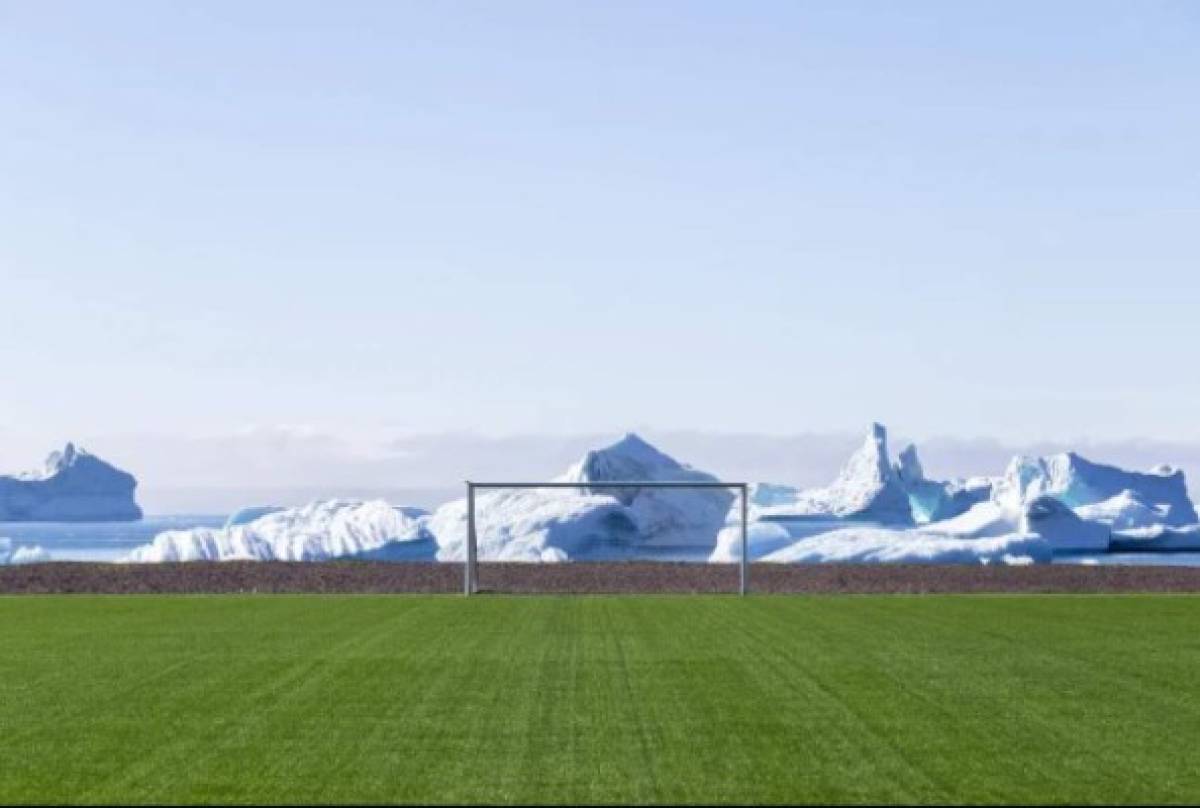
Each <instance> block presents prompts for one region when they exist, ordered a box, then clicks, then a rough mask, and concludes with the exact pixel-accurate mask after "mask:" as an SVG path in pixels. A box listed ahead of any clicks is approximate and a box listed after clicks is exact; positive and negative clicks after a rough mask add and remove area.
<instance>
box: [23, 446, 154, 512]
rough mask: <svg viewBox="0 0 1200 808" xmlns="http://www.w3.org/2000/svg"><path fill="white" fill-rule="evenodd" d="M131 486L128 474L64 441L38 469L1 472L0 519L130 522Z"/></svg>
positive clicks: (132, 509) (133, 485)
mask: <svg viewBox="0 0 1200 808" xmlns="http://www.w3.org/2000/svg"><path fill="white" fill-rule="evenodd" d="M136 488H137V480H136V479H134V477H133V475H132V474H129V473H128V472H125V471H121V470H120V469H118V468H116V467H114V466H112V465H110V464H108V463H106V462H104V461H103V460H101V459H100V458H98V457H96V456H95V455H92V454H89V453H88V452H86V451H84V450H83V449H80V448H76V447H75V445H74V444H73V443H68V444H67V445H66V447H65V448H64V449H63V450H62V451H61V452H52V453H51V454H50V456H49V457H48V458H47V459H46V464H45V467H44V468H43V469H41V470H39V471H33V472H27V473H24V474H17V475H12V476H3V477H0V521H6V522H122V521H134V520H137V519H141V518H142V509H141V508H139V507H138V504H137V502H136V501H135V500H134V490H135V489H136Z"/></svg>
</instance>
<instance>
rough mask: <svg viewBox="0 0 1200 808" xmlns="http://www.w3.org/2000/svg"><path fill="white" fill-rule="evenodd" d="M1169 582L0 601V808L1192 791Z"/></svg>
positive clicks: (1195, 640)
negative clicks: (867, 592) (1006, 588)
mask: <svg viewBox="0 0 1200 808" xmlns="http://www.w3.org/2000/svg"><path fill="white" fill-rule="evenodd" d="M1198 760H1200V598H1197V597H1190V596H1150V595H1147V596H978V595H975V596H913V597H906V596H823V597H768V596H754V597H749V598H736V597H729V596H691V597H689V596H659V597H652V596H630V597H615V596H613V597H570V596H568V597H562V596H559V597H550V596H546V597H542V596H532V597H501V596H494V597H478V598H471V599H466V598H462V597H455V596H207V597H182V596H167V597H158V596H128V597H122V596H98V597H84V596H66V597H57V596H46V597H5V598H0V802H3V803H12V802H18V803H21V802H40V803H49V802H67V803H130V802H132V803H206V802H222V803H228V802H235V803H281V802H282V803H296V802H303V803H311V802H317V803H346V802H354V803H362V802H368V803H393V802H401V803H414V802H417V803H456V802H467V803H505V802H536V803H580V802H582V803H607V802H621V803H628V802H632V803H669V802H685V803H688V802H730V803H734V802H760V803H796V802H838V803H856V802H906V803H911V802H944V803H958V802H971V803H980V802H983V803H997V802H1039V803H1045V802H1103V803H1112V802H1131V803H1133V802H1136V803H1154V802H1196V801H1200V765H1198V764H1197V761H1198Z"/></svg>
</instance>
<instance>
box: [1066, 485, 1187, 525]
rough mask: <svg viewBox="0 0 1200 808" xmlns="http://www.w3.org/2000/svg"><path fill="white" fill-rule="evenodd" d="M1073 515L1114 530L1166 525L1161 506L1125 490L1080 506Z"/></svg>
mask: <svg viewBox="0 0 1200 808" xmlns="http://www.w3.org/2000/svg"><path fill="white" fill-rule="evenodd" d="M1075 513H1076V514H1078V515H1079V516H1080V517H1081V518H1083V519H1086V520H1088V521H1089V522H1100V523H1101V524H1105V525H1108V526H1110V527H1111V528H1113V529H1114V530H1128V529H1131V528H1144V527H1152V526H1154V525H1163V524H1166V513H1164V510H1163V508H1162V506H1155V505H1152V504H1150V503H1148V502H1146V501H1145V500H1144V499H1142V497H1141V495H1140V494H1138V493H1137V492H1136V491H1129V490H1125V491H1122V492H1121V493H1119V494H1117V495H1116V496H1112V497H1109V498H1108V499H1105V500H1102V501H1100V502H1095V503H1092V504H1091V505H1081V506H1079V507H1078V508H1076V509H1075Z"/></svg>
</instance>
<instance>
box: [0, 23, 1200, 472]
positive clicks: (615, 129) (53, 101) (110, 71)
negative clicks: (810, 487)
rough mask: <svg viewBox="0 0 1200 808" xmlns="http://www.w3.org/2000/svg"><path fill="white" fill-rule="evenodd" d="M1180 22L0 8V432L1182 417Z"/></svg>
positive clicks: (1183, 109)
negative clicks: (0, 312)
mask: <svg viewBox="0 0 1200 808" xmlns="http://www.w3.org/2000/svg"><path fill="white" fill-rule="evenodd" d="M1198 42H1200V4H1197V3H1192V2H1182V1H1181V2H1163V3H1154V2H1136V3H1130V2H1117V3H1106V2H1096V0H1089V1H1088V2H1080V3H1068V2H1060V3H1044V2H1037V3H1028V4H1023V3H1016V2H1006V3H990V4H985V3H959V2H946V3H881V2H870V3H861V4H860V3H848V2H828V3H805V2H778V3H775V2H749V3H732V2H725V3H716V2H714V3H705V2H698V1H697V2H681V3H653V2H638V3H622V2H603V3H564V2H546V3H518V2H504V3H493V2H479V3H461V2H446V3H433V2H429V3H398V2H395V3H394V2H381V3H377V4H374V3H328V2H322V3H311V4H307V3H298V2H293V1H291V0H289V2H283V3H264V2H259V3H243V2H237V3H215V2H213V3H193V4H179V3H159V2H145V3H130V2H110V3H79V4H62V3H54V2H46V3H41V2H19V3H17V2H0V280H2V284H0V309H2V316H0V361H2V363H3V376H2V379H0V438H3V443H0V446H5V447H9V448H12V447H15V446H18V445H20V446H24V445H25V443H30V444H31V443H35V442H36V443H38V445H45V448H46V449H48V448H50V447H49V445H48V444H49V443H51V442H59V441H61V440H64V439H66V438H69V437H72V436H79V435H130V434H139V435H163V436H174V437H180V436H194V435H216V434H239V430H242V431H245V430H260V429H268V430H270V429H289V430H294V429H299V430H311V431H312V432H313V433H319V434H324V433H330V434H338V435H354V436H355V439H356V440H360V441H366V442H368V443H369V442H371V441H376V440H377V441H380V442H383V441H385V440H391V439H394V438H395V437H396V436H400V435H419V434H426V433H444V432H457V431H462V432H474V433H481V434H488V435H506V434H515V433H548V434H582V433H592V432H615V431H623V430H625V429H628V428H649V429H651V430H653V429H659V430H697V431H701V432H703V431H711V432H758V433H767V434H795V433H804V432H822V431H831V432H839V433H845V432H859V431H861V430H862V429H863V428H865V425H866V424H867V423H868V422H869V421H871V420H873V419H878V420H885V421H887V422H888V423H889V424H893V425H895V426H896V427H897V428H898V429H900V430H902V431H903V432H904V434H907V435H911V436H915V437H918V438H919V437H928V436H937V435H958V436H989V437H994V438H997V439H1001V440H1006V441H1035V440H1059V439H1066V438H1070V437H1074V436H1085V437H1087V438H1089V439H1097V440H1101V439H1121V438H1127V437H1139V436H1144V437H1151V438H1157V439H1161V440H1179V441H1196V440H1198V439H1200V375H1198V373H1197V368H1198V364H1200V363H1198V362H1197V350H1198V349H1200V321H1198V319H1197V311H1198V306H1200V47H1198V46H1197V43H1198ZM18 460H19V459H18V458H11V459H10V458H7V457H6V458H4V462H3V464H2V465H3V466H4V467H6V468H7V467H9V466H14V465H15V466H20V465H27V463H22V462H18Z"/></svg>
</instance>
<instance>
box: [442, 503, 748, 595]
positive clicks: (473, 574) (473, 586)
mask: <svg viewBox="0 0 1200 808" xmlns="http://www.w3.org/2000/svg"><path fill="white" fill-rule="evenodd" d="M466 483H467V553H466V558H465V559H464V560H463V594H464V595H474V594H476V593H477V592H478V591H479V538H478V536H477V535H476V533H475V492H476V491H479V490H483V489H503V488H574V489H580V490H584V489H588V490H590V489H596V488H721V489H733V490H736V491H737V492H738V494H739V495H740V496H739V499H740V500H741V523H742V535H741V547H742V553H741V561H740V562H739V565H738V594H739V595H745V594H746V593H747V592H748V591H750V590H749V586H750V581H749V573H750V559H749V553H748V548H747V546H746V545H747V543H748V541H749V525H750V517H749V509H750V508H749V506H750V484H749V483H734V482H723V481H715V480H714V481H707V482H683V481H678V480H670V481H666V480H657V481H650V480H647V481H643V482H638V481H635V480H621V481H617V482H587V483H584V482H580V483H568V482H561V481H553V482H474V481H472V480H467V481H466Z"/></svg>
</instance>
